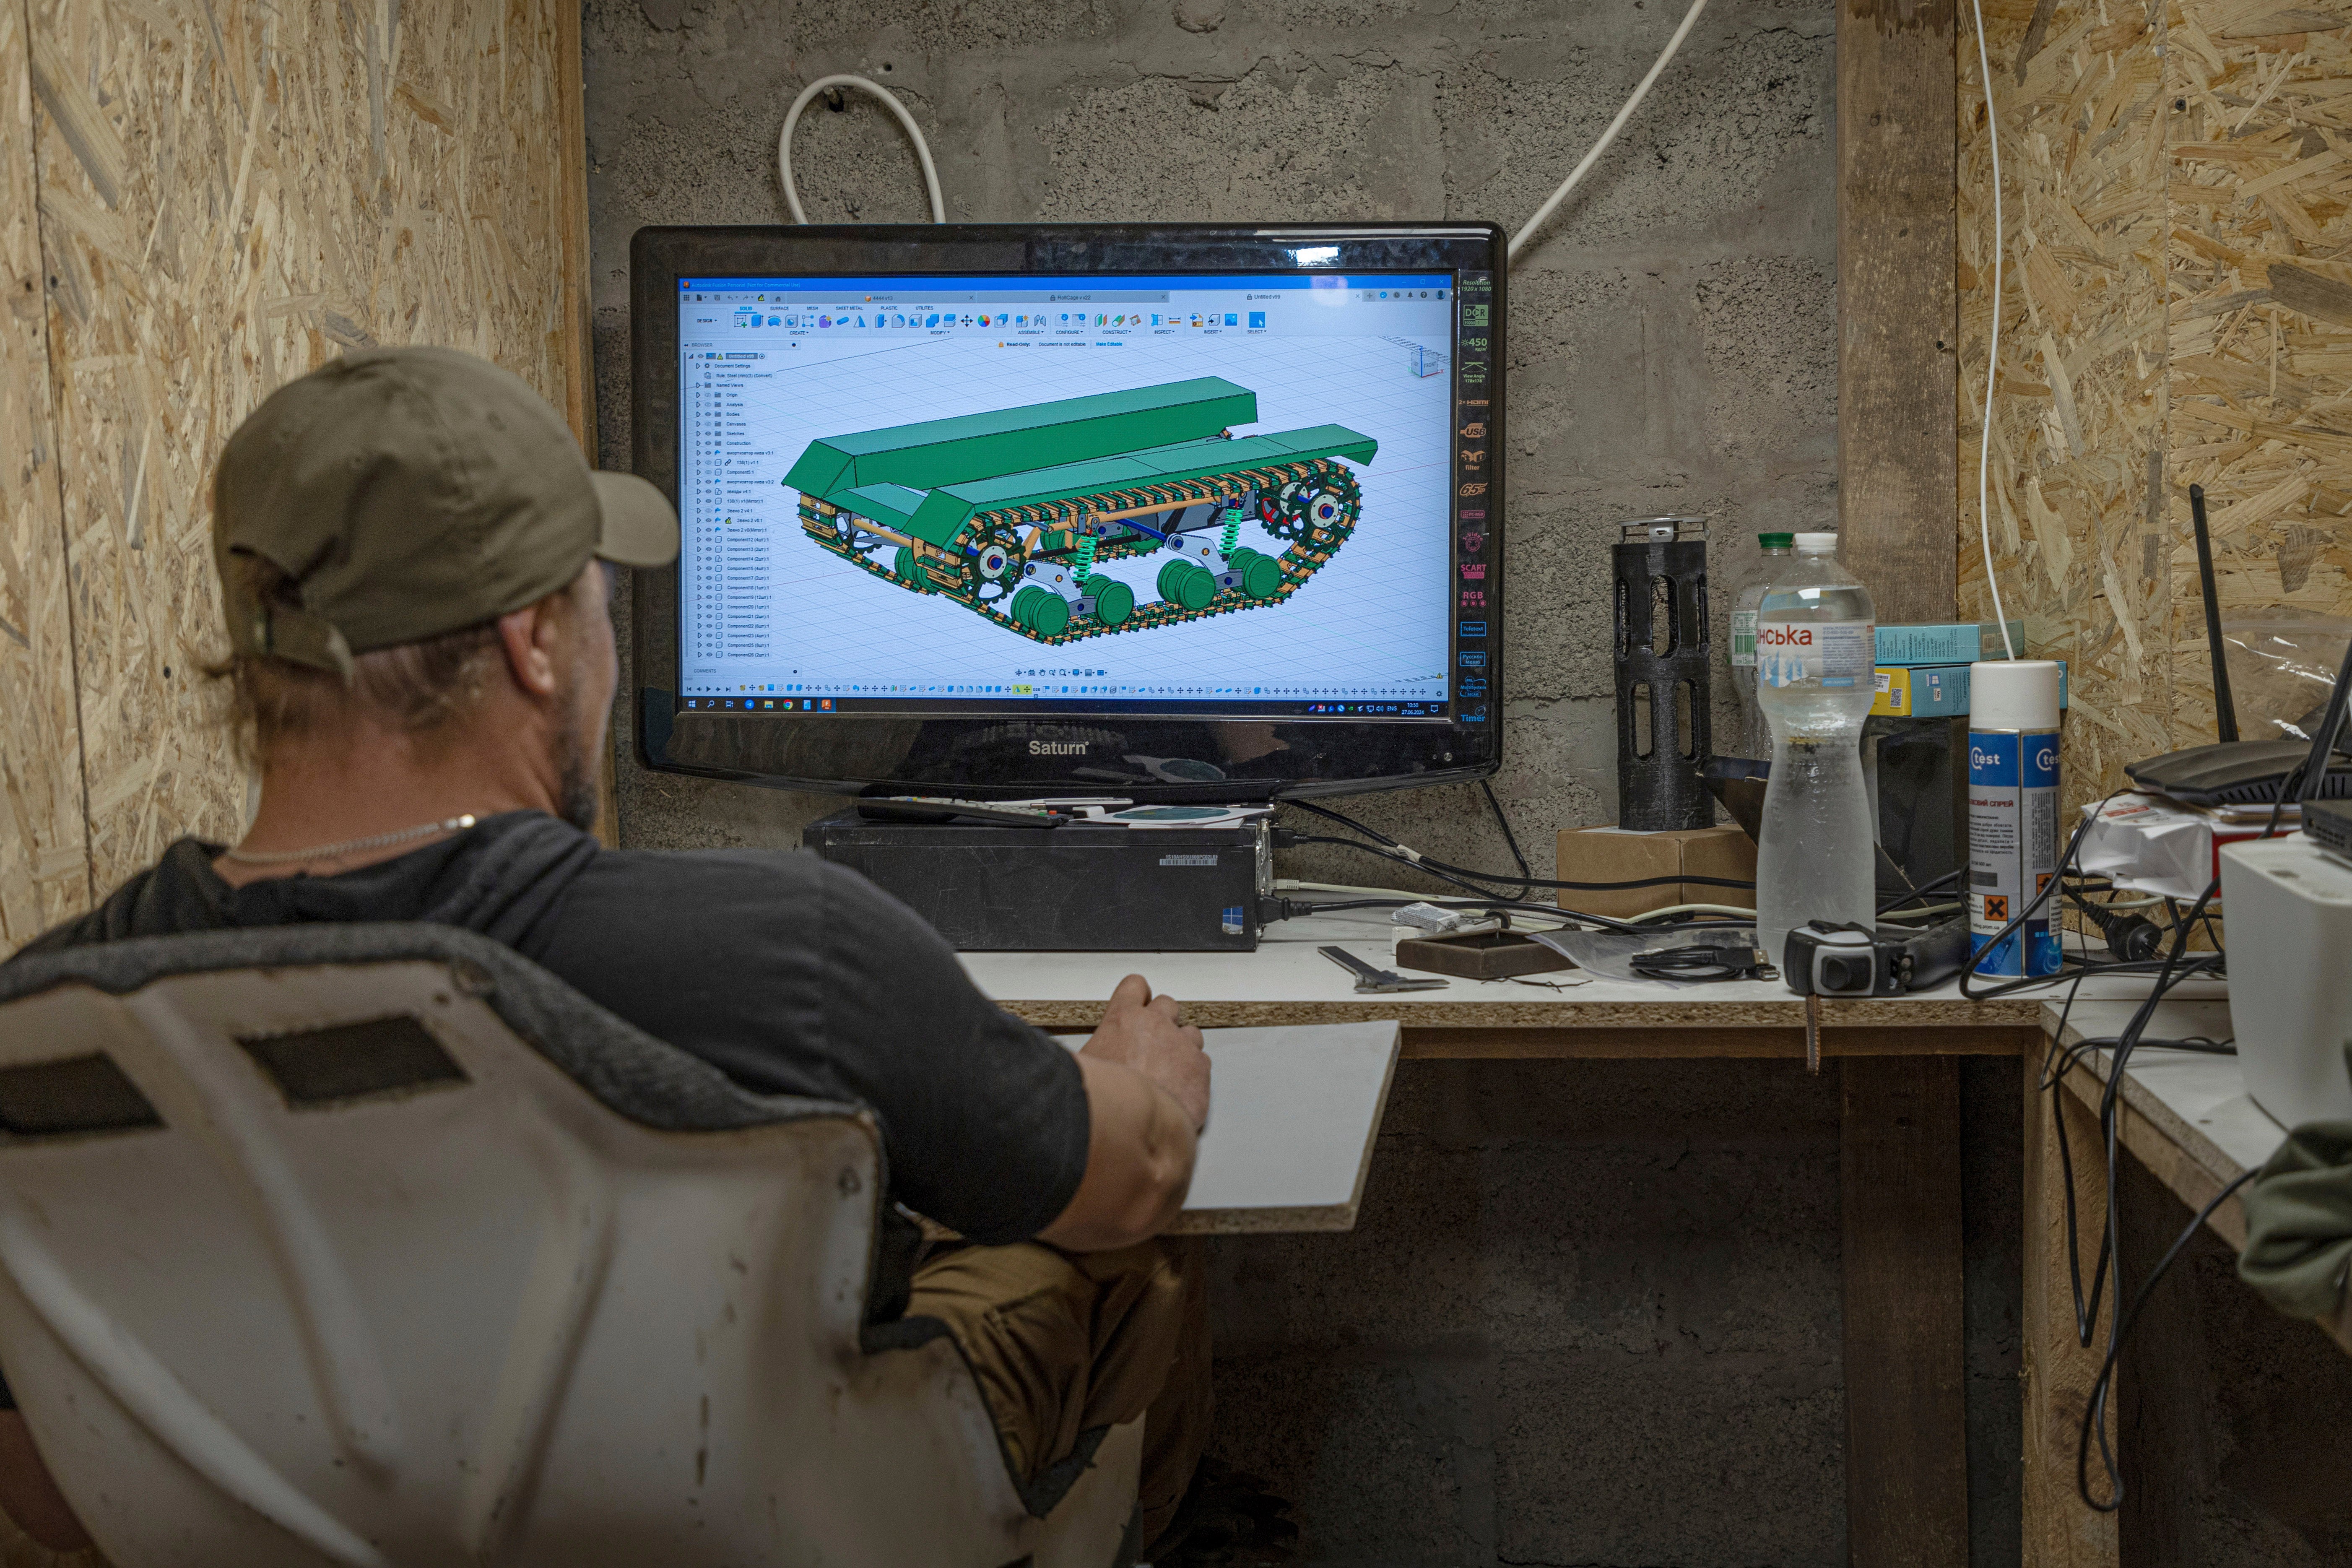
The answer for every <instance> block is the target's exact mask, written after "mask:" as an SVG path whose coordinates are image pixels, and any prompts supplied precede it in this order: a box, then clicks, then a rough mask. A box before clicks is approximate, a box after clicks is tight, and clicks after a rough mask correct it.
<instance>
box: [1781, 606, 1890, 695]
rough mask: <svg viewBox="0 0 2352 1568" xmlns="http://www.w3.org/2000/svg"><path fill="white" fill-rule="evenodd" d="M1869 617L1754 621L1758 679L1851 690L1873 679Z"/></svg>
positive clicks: (1873, 645)
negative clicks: (1830, 619) (1860, 619)
mask: <svg viewBox="0 0 2352 1568" xmlns="http://www.w3.org/2000/svg"><path fill="white" fill-rule="evenodd" d="M1876 630H1877V628H1876V626H1874V623H1872V622H1869V621H1778V620H1766V619H1764V618H1762V617H1761V616H1759V617H1758V619H1757V622H1756V678H1757V679H1759V680H1760V681H1762V682H1763V683H1764V684H1765V685H1767V686H1771V687H1781V686H1795V685H1798V684H1800V683H1804V684H1809V685H1814V686H1827V687H1836V688H1841V689H1851V688H1853V687H1856V686H1867V685H1869V684H1870V683H1871V674H1872V668H1873V667H1872V659H1873V658H1874V654H1875V651H1876V647H1877V638H1876Z"/></svg>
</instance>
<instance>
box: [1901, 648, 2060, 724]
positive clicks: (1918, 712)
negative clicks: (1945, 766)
mask: <svg viewBox="0 0 2352 1568" xmlns="http://www.w3.org/2000/svg"><path fill="white" fill-rule="evenodd" d="M1969 668H1971V667H1970V666H1968V665H1965V664H1933V665H1885V664H1882V665H1880V666H1879V667H1878V668H1877V672H1876V673H1877V677H1878V695H1877V696H1876V697H1875V698H1874V699H1873V700H1872V701H1871V704H1870V712H1871V716H1872V717H1873V718H1875V719H1965V718H1967V717H1968V712H1969ZM2058 706H2059V707H2060V708H2062V709H2063V708H2064V707H2065V706H2066V661H2065V660H2064V659H2063V658H2062V659H2060V660H2059V661H2058Z"/></svg>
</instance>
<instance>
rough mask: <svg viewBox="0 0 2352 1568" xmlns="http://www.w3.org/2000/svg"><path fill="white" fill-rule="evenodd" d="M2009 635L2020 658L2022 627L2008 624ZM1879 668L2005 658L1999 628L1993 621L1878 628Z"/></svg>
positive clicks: (1877, 659) (2018, 623) (2023, 625)
mask: <svg viewBox="0 0 2352 1568" xmlns="http://www.w3.org/2000/svg"><path fill="white" fill-rule="evenodd" d="M2009 635H2010V637H2011V640H2012V641H2014V642H2015V643H2016V644H2017V651H2018V655H2019V657H2020V658H2022V657H2024V653H2025V623H2024V622H2023V621H2011V622H2010V623H2009ZM1877 641H1878V655H1877V658H1876V659H1875V661H1874V662H1876V663H1879V664H1969V663H1972V662H1974V661H1975V660H1977V659H1980V658H2008V657H2009V654H2008V653H2007V651H2005V649H2004V648H2003V647H2002V644H2001V640H2000V625H1999V623H1997V622H1994V621H1978V622H1975V623H1973V624H1969V623H1954V622H1947V623H1945V624H1943V625H1941V626H1880V627H1878V628H1877Z"/></svg>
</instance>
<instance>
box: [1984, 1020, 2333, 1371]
mask: <svg viewBox="0 0 2352 1568" xmlns="http://www.w3.org/2000/svg"><path fill="white" fill-rule="evenodd" d="M2135 1011H2137V1005H2136V1004H2133V1003H2130V1002H2112V1001H2101V1002H2090V1003H2084V1002H2081V1001H2077V1002H2076V1003H2075V1004H2074V1009H2073V1011H2072V1012H2071V1013H2069V1014H2068V1015H2067V1017H2066V1025H2065V1032H2064V1033H2063V1034H2062V1035H2060V1036H2059V1039H2060V1041H2061V1042H2062V1043H2063V1044H2065V1045H2069V1046H2072V1045H2079V1044H2081V1043H2082V1042H2083V1041H2084V1040H2094V1039H2106V1038H2110V1037H2114V1036H2115V1035H2116V1034H2118V1033H2120V1032H2121V1031H2122V1029H2123V1027H2124V1026H2125V1025H2126V1023H2127V1022H2129V1021H2130V1018H2131V1016H2132V1014H2133V1013H2134V1012H2135ZM2058 1013H2059V1009H2058V1008H2057V1007H2056V1006H2055V1005H2052V1006H2051V1007H2050V1008H2049V1010H2048V1013H2047V1015H2046V1016H2045V1017H2044V1019H2043V1028H2044V1030H2045V1032H2049V1031H2055V1030H2056V1029H2057V1028H2058ZM2147 1034H2148V1035H2149V1036H2151V1037H2156V1038H2158V1039H2185V1038H2188V1037H2191V1036H2196V1035H2202V1036H2204V1037H2206V1038H2208V1039H2212V1040H2222V1039H2227V1038H2229V1037H2230V1007H2229V1004H2228V1003H2227V1002H2226V1001H2210V1000H2206V1001H2186V1002H2181V1001H2175V1000H2173V999H2172V998H2171V997H2169V996H2168V997H2166V998H2165V1000H2164V1001H2163V1002H2161V1003H2160V1004H2158V1006H2157V1010H2156V1013H2155V1016H2153V1017H2151V1018H2150V1019H2149V1020H2148V1026H2147ZM2036 1065H2037V1064H2036V1063H2035V1062H2034V1060H2033V1059H2032V1058H2028V1061H2027V1064H2026V1070H2028V1071H2029V1072H2030V1071H2032V1070H2034V1068H2035V1067H2036ZM2114 1074H2115V1061H2114V1053H2113V1052H2111V1051H2108V1050H2105V1049H2103V1048H2095V1049H2092V1050H2090V1051H2087V1052H2085V1053H2084V1059H2083V1063H2082V1066H2081V1067H2080V1068H2077V1069H2076V1070H2074V1071H2073V1072H2070V1073H2069V1074H2067V1079H2066V1082H2067V1087H2068V1089H2070V1090H2071V1091H2072V1092H2073V1093H2074V1095H2075V1096H2076V1097H2077V1098H2078V1099H2080V1100H2082V1101H2083V1102H2084V1104H2085V1105H2088V1106H2090V1107H2091V1108H2092V1109H2093V1110H2096V1109H2097V1104H2098V1100H2099V1099H2100V1096H2101V1093H2102V1090H2103V1089H2104V1087H2105V1084H2106V1083H2107V1082H2108V1081H2109V1080H2110V1079H2112V1078H2113V1077H2114ZM2122 1099H2123V1103H2124V1107H2125V1109H2126V1111H2128V1112H2132V1113H2134V1114H2133V1115H2131V1116H2127V1117H2126V1121H2125V1124H2124V1126H2123V1128H2122V1130H2121V1131H2122V1136H2123V1141H2124V1142H2125V1144H2126V1146H2127V1147H2129V1148H2130V1149H2131V1151H2132V1152H2133V1153H2134V1154H2135V1155H2137V1156H2138V1158H2139V1160H2140V1163H2143V1164H2145V1165H2146V1166H2147V1167H2148V1169H2149V1170H2150V1171H2152V1172H2153V1173H2155V1175H2156V1177H2157V1179H2158V1180H2159V1181H2161V1182H2162V1183H2163V1184H2165V1185H2166V1186H2168V1187H2169V1188H2171V1189H2172V1191H2173V1193H2174V1194H2175V1195H2176V1196H2178V1197H2179V1199H2180V1200H2181V1201H2182V1202H2183V1203H2185V1204H2187V1205H2189V1208H2190V1210H2191V1211H2192V1212H2194V1211H2196V1210H2200V1209H2202V1208H2204V1206H2205V1205H2207V1204H2208V1203H2210V1202H2211V1201H2212V1199H2213V1197H2214V1194H2217V1193H2219V1192H2220V1191H2221V1189H2222V1188H2223V1187H2225V1186H2227V1185H2229V1184H2231V1182H2234V1181H2236V1180H2237V1179H2238V1178H2239V1177H2240V1176H2242V1175H2243V1174H2244V1173H2246V1172H2248V1171H2250V1170H2253V1169H2256V1168H2257V1167H2259V1166H2261V1165H2263V1164H2264V1163H2267V1162H2268V1161H2269V1159H2270V1157H2271V1156H2272V1155H2273V1154H2274V1153H2276V1152H2278V1148H2279V1145H2280V1144H2282V1143H2284V1142H2286V1129H2285V1128H2284V1127H2282V1126H2280V1125H2279V1124H2278V1123H2277V1122H2275V1121H2272V1120H2271V1119H2270V1117H2269V1115H2268V1114H2266V1113H2265V1112H2264V1111H2263V1109H2262V1108H2261V1107H2260V1106H2258V1105H2256V1104H2255V1103H2254V1102H2253V1100H2251V1099H2250V1098H2248V1097H2247V1094H2246V1086H2245V1080H2244V1079H2242V1077H2240V1076H2239V1072H2238V1058H2235V1057H2223V1056H2212V1055H2209V1054H2207V1053H2204V1052H2201V1051H2183V1050H2168V1049H2166V1048H2165V1047H2161V1046H2147V1045H2142V1046H2138V1047H2135V1048H2134V1049H2133V1051H2132V1054H2131V1061H2130V1064H2129V1065H2128V1066H2126V1068H2124V1082H2123V1089H2122ZM2151 1134H2152V1136H2151ZM2094 1157H2096V1156H2094ZM2075 1158H2076V1159H2077V1160H2080V1159H2082V1158H2083V1156H2082V1155H2081V1154H2079V1153H2078V1154H2076V1155H2075ZM2210 1225H2211V1226H2212V1228H2213V1230H2214V1231H2215V1232H2216V1233H2217V1234H2218V1235H2220V1236H2221V1237H2222V1238H2223V1239H2224V1240H2226V1241H2228V1242H2229V1244H2230V1245H2231V1247H2237V1248H2238V1249H2240V1250H2241V1251H2242V1250H2243V1249H2244V1247H2245V1245H2246V1215H2245V1210H2244V1209H2243V1208H2242V1206H2240V1205H2239V1202H2238V1199H2237V1197H2236V1196H2235V1195H2234V1194H2233V1195H2232V1196H2231V1197H2230V1198H2228V1199H2226V1200H2224V1201H2223V1202H2222V1204H2221V1205H2220V1206H2219V1207H2218V1208H2216V1209H2215V1210H2214V1211H2213V1216H2212V1219H2211V1221H2210ZM2320 1327H2321V1328H2322V1329H2323V1330H2325V1331H2326V1332H2327V1333H2328V1334H2329V1335H2331V1336H2332V1337H2333V1338H2334V1339H2335V1341H2336V1343H2337V1344H2339V1345H2341V1346H2343V1347H2344V1349H2345V1350H2346V1351H2347V1352H2352V1298H2347V1300H2346V1301H2345V1304H2344V1309H2343V1310H2342V1311H2341V1312H2339V1313H2338V1314H2337V1315H2336V1318H2334V1319H2333V1320H2329V1319H2325V1318H2323V1319H2321V1320H2320Z"/></svg>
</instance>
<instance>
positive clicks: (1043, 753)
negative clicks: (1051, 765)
mask: <svg viewBox="0 0 2352 1568" xmlns="http://www.w3.org/2000/svg"><path fill="white" fill-rule="evenodd" d="M1029 754H1030V755H1031V756H1033V757H1083V756H1085V755H1086V754H1087V742H1084V741H1032V742H1029Z"/></svg>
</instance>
